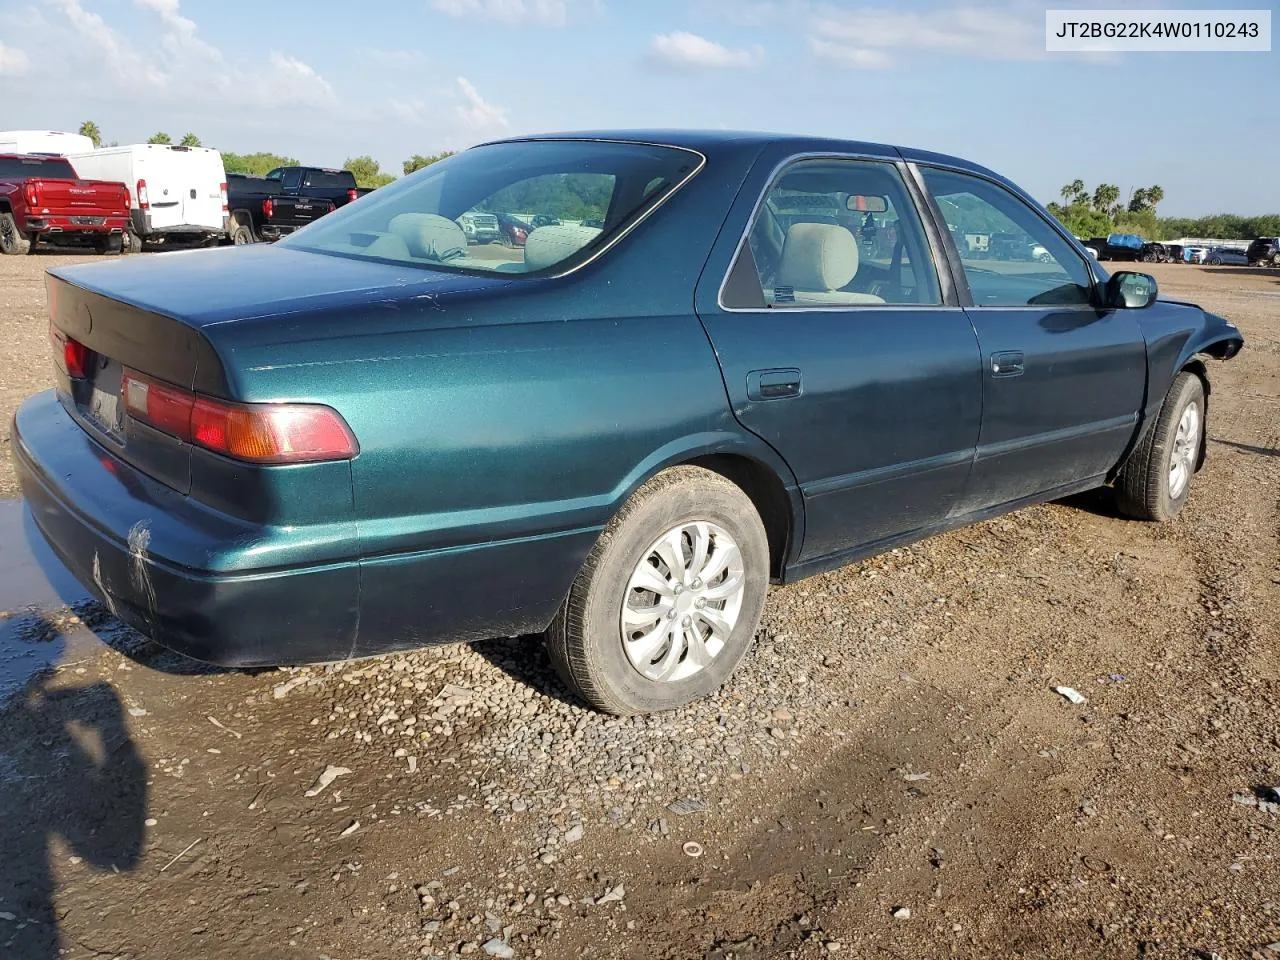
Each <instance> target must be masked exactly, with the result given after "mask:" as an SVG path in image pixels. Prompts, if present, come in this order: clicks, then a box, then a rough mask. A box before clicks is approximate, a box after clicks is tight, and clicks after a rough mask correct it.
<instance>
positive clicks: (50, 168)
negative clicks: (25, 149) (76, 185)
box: [0, 157, 77, 180]
mask: <svg viewBox="0 0 1280 960" xmlns="http://www.w3.org/2000/svg"><path fill="white" fill-rule="evenodd" d="M0 177H3V178H5V179H6V180H25V179H26V178H27V177H56V178H58V179H61V180H75V179H77V177H76V172H75V171H74V170H72V169H71V164H69V163H67V161H66V160H65V159H63V158H62V157H48V158H45V157H2V158H0Z"/></svg>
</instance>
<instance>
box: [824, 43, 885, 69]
mask: <svg viewBox="0 0 1280 960" xmlns="http://www.w3.org/2000/svg"><path fill="white" fill-rule="evenodd" d="M809 48H810V49H811V50H813V52H814V55H815V56H817V57H819V58H820V59H822V60H826V61H827V62H828V63H836V64H839V65H841V66H845V67H856V68H857V69H859V70H883V69H884V68H885V67H890V66H892V65H893V58H892V57H890V56H889V55H888V54H887V53H885V52H884V51H883V50H869V49H867V48H866V47H851V46H849V45H848V44H844V43H833V42H832V41H830V40H819V39H818V38H817V37H810V38H809Z"/></svg>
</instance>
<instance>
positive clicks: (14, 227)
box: [0, 211, 31, 257]
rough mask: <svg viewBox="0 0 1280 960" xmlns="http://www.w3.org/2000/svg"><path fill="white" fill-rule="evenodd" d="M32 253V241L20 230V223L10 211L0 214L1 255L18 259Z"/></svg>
mask: <svg viewBox="0 0 1280 960" xmlns="http://www.w3.org/2000/svg"><path fill="white" fill-rule="evenodd" d="M30 252H31V241H30V240H29V239H27V237H25V236H24V235H23V233H22V231H21V230H19V229H18V221H17V220H15V219H14V218H13V214H12V213H9V212H8V211H5V212H3V213H0V253H3V254H4V255H6V256H10V257H18V256H24V255H25V254H28V253H30Z"/></svg>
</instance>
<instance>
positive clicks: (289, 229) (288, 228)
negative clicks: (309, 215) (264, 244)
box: [258, 223, 298, 240]
mask: <svg viewBox="0 0 1280 960" xmlns="http://www.w3.org/2000/svg"><path fill="white" fill-rule="evenodd" d="M297 229H298V228H297V227H296V226H292V225H290V224H287V223H264V224H263V225H262V226H261V227H260V228H259V229H258V236H259V237H260V238H262V239H263V240H279V239H280V238H281V237H287V236H288V235H289V234H291V233H293V231H295V230H297Z"/></svg>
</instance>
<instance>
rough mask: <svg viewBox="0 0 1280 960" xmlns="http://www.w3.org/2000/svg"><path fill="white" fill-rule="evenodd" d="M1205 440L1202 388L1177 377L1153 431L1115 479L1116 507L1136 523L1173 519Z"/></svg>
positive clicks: (1196, 381) (1184, 374)
mask: <svg viewBox="0 0 1280 960" xmlns="http://www.w3.org/2000/svg"><path fill="white" fill-rule="evenodd" d="M1204 436H1205V396H1204V384H1203V383H1201V382H1200V378H1199V377H1197V376H1196V375H1195V374H1194V373H1187V372H1185V371H1184V372H1182V373H1180V374H1178V375H1177V376H1176V377H1175V378H1174V380H1173V385H1172V386H1170V387H1169V392H1168V393H1167V394H1166V395H1165V398H1164V404H1163V405H1162V406H1161V407H1160V413H1159V415H1158V416H1157V417H1156V421H1155V423H1154V424H1153V425H1152V428H1151V429H1150V430H1148V431H1147V432H1146V435H1145V436H1144V437H1143V438H1142V440H1140V441H1139V443H1138V448H1137V449H1136V450H1134V451H1133V454H1132V456H1130V457H1129V462H1128V463H1126V464H1125V465H1124V469H1123V470H1121V471H1120V476H1119V477H1118V478H1117V479H1116V505H1117V506H1118V507H1119V508H1120V512H1121V513H1123V514H1125V515H1126V516H1130V517H1133V518H1134V519H1136V520H1172V519H1173V518H1174V517H1176V516H1177V515H1178V512H1179V511H1180V510H1181V509H1182V507H1183V505H1184V504H1185V503H1186V502H1187V495H1188V494H1189V493H1190V492H1191V478H1192V477H1193V476H1194V475H1195V472H1196V470H1197V469H1198V466H1199V463H1200V451H1201V450H1202V448H1203V444H1204Z"/></svg>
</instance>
